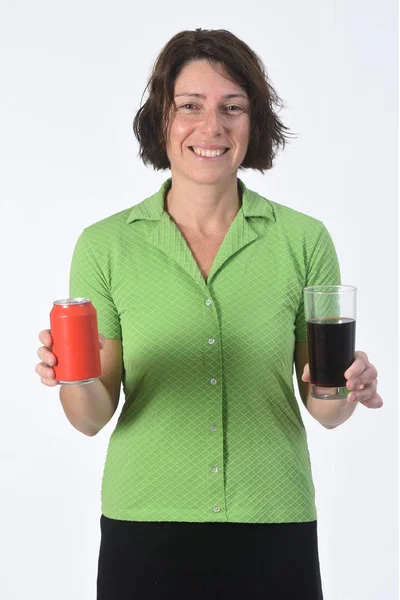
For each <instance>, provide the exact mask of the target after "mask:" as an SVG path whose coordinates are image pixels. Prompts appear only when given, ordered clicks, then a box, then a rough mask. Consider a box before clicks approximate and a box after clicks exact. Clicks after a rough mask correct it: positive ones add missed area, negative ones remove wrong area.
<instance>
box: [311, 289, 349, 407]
mask: <svg viewBox="0 0 400 600" xmlns="http://www.w3.org/2000/svg"><path fill="white" fill-rule="evenodd" d="M356 304H357V288H356V287H354V286H352V285H318V286H313V287H306V288H304V308H305V316H306V323H307V346H308V360H309V367H310V375H311V395H312V396H314V397H315V398H322V399H324V400H334V399H338V398H346V397H347V394H348V393H349V392H348V390H347V388H346V382H347V380H346V378H345V376H344V373H345V371H347V369H348V368H349V367H350V365H351V364H352V363H353V362H354V352H355V342H356Z"/></svg>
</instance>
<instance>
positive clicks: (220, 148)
mask: <svg viewBox="0 0 400 600" xmlns="http://www.w3.org/2000/svg"><path fill="white" fill-rule="evenodd" d="M200 147H201V146H196V148H200ZM188 149H189V150H190V152H191V153H192V154H193V156H194V157H195V158H197V159H198V160H203V161H206V160H207V161H210V160H211V161H212V160H219V159H221V158H224V156H226V155H227V154H228V152H229V150H230V148H228V149H227V151H226V152H224V153H223V154H220V155H219V156H199V155H198V154H196V152H195V151H194V150H193V146H188ZM206 149H207V150H226V146H225V147H221V146H220V147H219V148H202V150H206Z"/></svg>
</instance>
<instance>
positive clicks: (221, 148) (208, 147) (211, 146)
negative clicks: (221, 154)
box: [188, 144, 229, 150]
mask: <svg viewBox="0 0 400 600" xmlns="http://www.w3.org/2000/svg"><path fill="white" fill-rule="evenodd" d="M193 147H196V148H200V149H201V150H225V149H226V148H228V147H229V146H213V145H212V144H211V145H210V146H201V145H200V146H198V145H197V144H192V145H191V146H188V148H193Z"/></svg>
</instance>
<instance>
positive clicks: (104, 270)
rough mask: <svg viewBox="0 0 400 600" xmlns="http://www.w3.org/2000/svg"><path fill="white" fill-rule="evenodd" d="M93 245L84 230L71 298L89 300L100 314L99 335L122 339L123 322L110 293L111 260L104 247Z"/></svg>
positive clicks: (71, 279)
mask: <svg viewBox="0 0 400 600" xmlns="http://www.w3.org/2000/svg"><path fill="white" fill-rule="evenodd" d="M94 245H95V244H93V241H92V240H90V236H89V234H88V231H87V230H86V229H85V230H84V231H83V232H82V233H81V235H80V237H79V238H78V241H77V242H76V245H75V249H74V252H73V255H72V261H71V269H70V277H69V295H70V297H71V298H82V297H83V298H90V299H91V301H92V303H93V306H94V307H95V309H96V311H97V322H98V328H99V332H100V333H102V334H103V335H104V336H105V337H106V338H111V339H121V326H120V319H119V315H118V311H117V308H116V306H115V304H114V301H113V298H112V294H111V291H110V279H111V277H110V272H109V267H108V264H109V263H110V261H109V260H108V257H107V255H106V254H105V250H104V248H95V247H94Z"/></svg>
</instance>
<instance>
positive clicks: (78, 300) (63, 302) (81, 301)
mask: <svg viewBox="0 0 400 600" xmlns="http://www.w3.org/2000/svg"><path fill="white" fill-rule="evenodd" d="M87 302H91V300H90V298H63V299H62V300H55V301H54V302H53V304H54V306H57V305H60V304H61V305H62V306H70V305H71V304H86V303H87Z"/></svg>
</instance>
